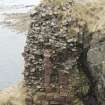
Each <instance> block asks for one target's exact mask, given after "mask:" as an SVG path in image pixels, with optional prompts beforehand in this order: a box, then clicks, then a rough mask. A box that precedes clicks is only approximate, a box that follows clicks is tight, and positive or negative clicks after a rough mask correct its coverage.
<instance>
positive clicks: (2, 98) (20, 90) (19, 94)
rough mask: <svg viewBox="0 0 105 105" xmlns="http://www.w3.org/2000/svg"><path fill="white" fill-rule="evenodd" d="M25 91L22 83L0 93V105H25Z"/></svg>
mask: <svg viewBox="0 0 105 105" xmlns="http://www.w3.org/2000/svg"><path fill="white" fill-rule="evenodd" d="M25 97H26V89H25V88H24V87H23V83H22V82H20V83H17V84H16V85H14V86H11V87H10V88H8V89H5V90H3V91H1V92H0V105H9V104H10V105H25Z"/></svg>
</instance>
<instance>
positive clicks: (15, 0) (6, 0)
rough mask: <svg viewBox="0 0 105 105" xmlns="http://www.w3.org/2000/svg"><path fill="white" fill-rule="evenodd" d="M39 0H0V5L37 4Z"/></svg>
mask: <svg viewBox="0 0 105 105" xmlns="http://www.w3.org/2000/svg"><path fill="white" fill-rule="evenodd" d="M39 2H40V0H0V5H20V4H24V5H27V4H28V5H31V4H33V5H37V4H38V3H39Z"/></svg>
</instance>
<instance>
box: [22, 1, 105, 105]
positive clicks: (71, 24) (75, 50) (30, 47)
mask: <svg viewBox="0 0 105 105" xmlns="http://www.w3.org/2000/svg"><path fill="white" fill-rule="evenodd" d="M56 3H58V4H56ZM56 3H53V2H48V1H47V2H42V3H41V4H40V5H39V6H38V7H36V8H35V10H33V12H32V14H31V15H30V17H31V24H30V29H29V32H28V35H27V40H26V46H25V48H24V53H23V56H24V59H25V70H24V80H25V85H26V87H27V88H28V92H29V93H30V94H29V95H30V96H31V98H30V100H31V104H34V103H39V104H42V105H48V103H47V102H46V100H44V101H43V102H42V99H41V100H40V99H39V97H40V94H42V93H43V94H44V93H46V88H45V86H47V87H48V88H49V87H51V89H52V88H55V89H59V83H60V84H63V85H65V83H64V82H67V81H64V80H65V79H68V82H69V84H68V85H66V86H67V90H68V91H67V95H69V99H70V103H69V104H70V105H104V104H103V103H102V101H103V99H104V96H103V95H101V94H102V92H103V91H102V92H101V93H100V92H99V93H98V94H97V92H96V91H97V89H98V91H100V90H102V88H103V87H104V86H103V87H102V86H101V87H97V86H100V85H99V83H100V82H102V83H101V84H103V83H104V75H103V76H102V74H100V76H99V74H98V73H97V72H96V71H95V70H96V68H97V69H98V70H101V69H102V67H103V66H102V64H103V63H104V62H103V61H104V60H105V58H104V57H102V59H101V62H100V63H98V65H100V64H101V66H93V65H97V64H96V63H97V62H98V61H97V59H98V58H100V55H99V57H98V58H97V59H96V57H94V56H96V55H97V54H99V53H100V54H101V52H102V54H103V53H104V48H105V46H104V45H102V47H101V46H100V44H102V43H104V41H102V42H100V40H99V41H98V43H99V42H100V43H99V45H96V42H97V39H94V37H95V35H97V32H96V34H95V33H91V32H89V30H88V27H87V25H88V24H87V23H86V22H85V21H83V20H80V19H78V18H76V17H74V16H73V15H72V6H73V5H74V3H73V2H72V1H69V0H65V2H63V3H60V4H59V2H56ZM100 35H101V34H100ZM96 37H97V36H96ZM101 39H103V37H102V38H101ZM93 46H95V47H97V46H100V47H101V48H102V49H101V52H98V49H97V48H95V47H93ZM96 50H97V52H96ZM46 51H47V52H46ZM46 53H47V55H46ZM103 55H104V54H103ZM92 58H93V59H92ZM95 61H96V62H95ZM95 67H96V68H95ZM61 71H62V72H63V74H59V73H60V72H61ZM99 72H100V71H99ZM64 73H67V75H68V77H67V78H59V75H61V76H60V77H62V75H64ZM47 74H48V76H47ZM97 77H98V78H97ZM59 79H60V80H59ZM100 79H101V81H100ZM95 80H96V81H95ZM60 81H61V82H60ZM45 84H46V85H45ZM48 85H49V86H48ZM93 86H95V88H93ZM62 87H64V88H66V87H65V86H62ZM64 88H63V90H64ZM48 90H49V89H48ZM61 91H62V89H61ZM49 92H51V90H50V91H49ZM39 93H40V94H39ZM38 94H39V97H38ZM99 95H100V96H99ZM41 96H42V95H41ZM33 97H34V98H33ZM36 97H37V98H36ZM44 99H45V98H44ZM28 101H29V100H28ZM100 103H101V104H100ZM28 104H29V103H28Z"/></svg>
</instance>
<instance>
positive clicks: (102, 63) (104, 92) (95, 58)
mask: <svg viewBox="0 0 105 105" xmlns="http://www.w3.org/2000/svg"><path fill="white" fill-rule="evenodd" d="M87 61H88V65H89V70H90V71H91V75H92V77H93V78H94V80H92V81H93V86H94V90H95V95H96V97H97V100H98V105H105V33H104V32H103V30H102V31H101V32H100V31H98V32H95V33H94V34H93V38H92V41H91V43H90V49H89V51H88V53H87Z"/></svg>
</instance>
